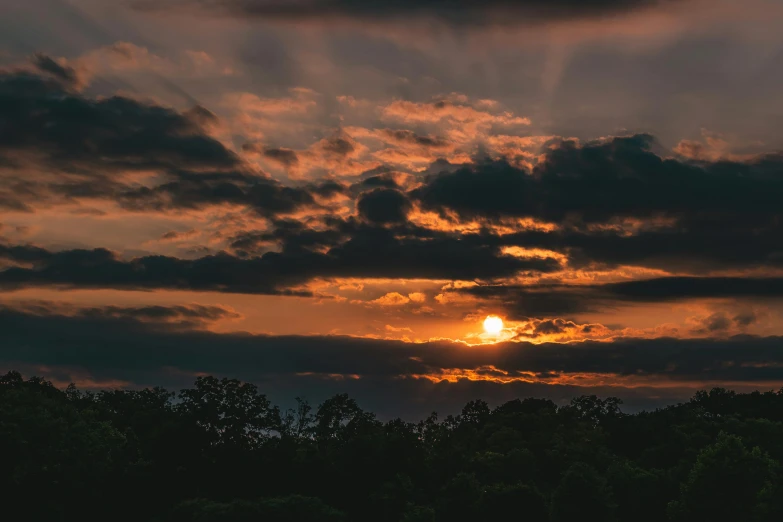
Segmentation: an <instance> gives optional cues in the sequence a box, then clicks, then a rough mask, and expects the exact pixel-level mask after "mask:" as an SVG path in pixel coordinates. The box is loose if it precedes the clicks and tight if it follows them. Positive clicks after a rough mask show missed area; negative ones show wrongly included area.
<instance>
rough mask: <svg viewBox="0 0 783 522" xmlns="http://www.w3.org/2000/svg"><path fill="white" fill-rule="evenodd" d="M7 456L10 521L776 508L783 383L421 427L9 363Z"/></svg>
mask: <svg viewBox="0 0 783 522" xmlns="http://www.w3.org/2000/svg"><path fill="white" fill-rule="evenodd" d="M0 458H2V469H3V473H1V474H0V481H2V486H1V487H0V492H1V493H0V495H2V497H3V498H0V500H2V501H3V504H2V505H3V515H4V516H6V517H8V519H9V520H10V519H13V518H14V517H24V519H25V520H33V521H58V522H59V521H76V520H78V521H80V522H85V521H88V522H91V521H97V520H102V521H104V520H108V521H113V522H114V521H116V522H124V521H128V522H130V521H134V522H147V521H149V522H245V521H247V522H250V521H257V522H321V521H324V522H326V521H328V522H354V521H356V522H358V521H377V522H441V521H449V522H460V521H466V522H467V521H471V522H476V521H494V520H518V521H525V522H545V521H551V522H564V521H580V522H582V521H601V522H626V521H627V522H631V521H633V522H662V521H669V520H671V521H710V522H722V521H726V522H741V521H749V522H771V521H780V520H783V474H782V471H783V470H781V462H782V461H783V390H781V391H778V392H774V391H769V392H754V393H745V394H743V393H735V392H733V391H730V390H726V389H721V388H715V389H712V390H710V391H699V392H697V393H696V394H695V395H694V396H693V398H692V399H690V400H689V401H688V402H685V403H682V404H678V405H675V406H670V407H666V408H661V409H658V410H656V411H647V412H640V413H635V414H627V413H623V412H622V409H621V401H619V400H618V399H614V398H606V399H601V398H598V397H595V396H582V397H578V398H575V399H573V400H572V401H571V402H570V404H567V405H562V406H558V405H556V404H555V403H553V402H552V401H550V400H546V399H540V398H520V399H517V400H513V401H511V402H507V403H505V404H502V405H500V406H497V407H495V408H490V407H489V405H488V404H487V403H485V402H483V401H480V400H476V401H472V402H469V403H468V404H466V405H465V407H464V408H463V409H462V412H461V413H460V414H459V415H456V416H447V417H444V418H439V417H438V416H437V414H435V413H433V414H432V415H431V416H430V417H428V418H426V419H424V420H421V421H420V422H416V423H411V422H404V421H402V420H391V421H387V422H382V421H380V420H378V419H377V418H376V416H375V415H373V413H371V412H368V411H363V410H362V409H361V408H360V407H359V405H358V404H357V402H356V400H354V399H353V398H351V397H348V396H347V395H336V396H334V397H332V398H330V399H328V400H326V401H324V402H323V403H322V404H320V405H318V406H311V405H310V404H309V403H308V402H307V401H305V400H302V399H297V407H296V408H293V409H289V410H281V409H280V408H278V407H276V406H274V405H273V404H271V403H270V401H269V400H268V399H267V398H266V396H265V395H263V393H261V391H259V390H258V388H257V387H256V386H254V385H252V384H249V383H244V382H240V381H238V380H233V379H226V378H222V379H219V378H216V377H199V378H198V379H197V380H196V381H195V383H194V385H193V387H192V388H188V389H183V390H181V391H179V392H178V393H173V392H170V391H167V390H165V389H163V388H151V389H141V390H106V391H97V392H96V391H80V390H78V389H77V388H76V387H75V386H73V385H71V386H69V387H68V388H67V389H59V388H57V387H55V386H54V385H52V384H51V383H50V382H48V381H46V380H44V379H41V378H36V377H32V378H27V379H26V378H24V377H23V376H22V375H21V374H20V373H18V372H9V373H7V374H6V375H4V376H2V377H0Z"/></svg>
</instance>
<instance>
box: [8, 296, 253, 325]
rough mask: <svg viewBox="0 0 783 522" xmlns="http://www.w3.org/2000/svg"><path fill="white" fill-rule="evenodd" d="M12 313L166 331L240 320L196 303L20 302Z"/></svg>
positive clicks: (229, 311) (231, 312)
mask: <svg viewBox="0 0 783 522" xmlns="http://www.w3.org/2000/svg"><path fill="white" fill-rule="evenodd" d="M13 310H15V311H16V312H18V313H23V314H27V315H32V316H37V317H50V316H59V317H70V318H73V319H75V320H95V321H118V322H121V323H126V324H127V323H129V322H130V323H144V324H145V325H146V327H148V328H155V327H157V326H165V328H166V329H169V330H171V329H179V328H189V329H195V328H201V327H204V326H207V325H209V324H210V323H214V322H216V321H219V320H224V319H239V318H241V317H242V316H241V315H240V314H238V313H237V312H235V311H234V310H232V309H230V308H226V307H223V306H204V305H198V304H191V305H175V306H159V305H150V306H136V307H122V306H100V307H78V306H74V305H71V304H68V303H58V302H51V301H22V302H18V303H15V305H14V307H13Z"/></svg>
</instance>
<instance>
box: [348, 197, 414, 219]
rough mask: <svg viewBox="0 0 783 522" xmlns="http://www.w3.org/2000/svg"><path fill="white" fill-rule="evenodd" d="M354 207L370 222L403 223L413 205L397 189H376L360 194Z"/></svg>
mask: <svg viewBox="0 0 783 522" xmlns="http://www.w3.org/2000/svg"><path fill="white" fill-rule="evenodd" d="M356 207H357V209H358V210H359V215H360V216H361V217H363V218H364V219H366V220H368V221H370V222H372V223H403V222H405V221H406V219H407V217H408V213H409V212H410V211H411V209H412V207H413V205H412V204H411V202H410V200H409V199H408V198H407V197H406V196H405V195H404V194H403V193H402V192H400V191H398V190H391V189H376V190H373V191H370V192H366V193H364V194H362V196H361V197H360V198H359V201H358V202H357V204H356Z"/></svg>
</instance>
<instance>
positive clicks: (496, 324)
mask: <svg viewBox="0 0 783 522" xmlns="http://www.w3.org/2000/svg"><path fill="white" fill-rule="evenodd" d="M502 330H503V319H501V318H500V317H498V316H496V315H488V316H487V318H486V319H484V331H485V332H487V333H488V334H492V335H497V334H499V333H500V332H501V331H502Z"/></svg>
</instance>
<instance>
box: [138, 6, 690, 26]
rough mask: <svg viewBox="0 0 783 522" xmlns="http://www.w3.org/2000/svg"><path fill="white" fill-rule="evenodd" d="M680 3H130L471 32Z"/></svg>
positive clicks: (246, 14)
mask: <svg viewBox="0 0 783 522" xmlns="http://www.w3.org/2000/svg"><path fill="white" fill-rule="evenodd" d="M679 1H682V0H588V1H580V0H490V1H485V2H482V1H477V0H458V1H448V0H423V1H419V0H402V1H394V0H302V1H297V2H290V1H285V0H165V1H162V2H161V1H151V0H131V2H130V3H131V5H132V6H133V7H135V8H137V9H139V10H143V11H159V10H167V9H187V8H190V9H193V10H196V11H202V12H205V13H211V14H219V15H228V16H237V17H258V18H260V19H284V20H308V19H318V18H320V19H324V18H326V19H329V18H339V17H344V18H353V19H358V20H372V21H381V20H388V19H392V20H398V21H399V20H405V19H410V18H425V19H426V18H429V19H434V20H438V21H442V22H446V23H450V24H457V25H465V26H470V25H481V24H488V23H494V24H509V23H517V24H520V23H521V24H524V23H535V22H541V21H547V20H560V19H574V18H596V17H602V16H610V15H617V14H622V13H625V12H629V11H634V10H639V9H644V8H649V7H653V6H656V5H661V4H667V3H677V2H679Z"/></svg>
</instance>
